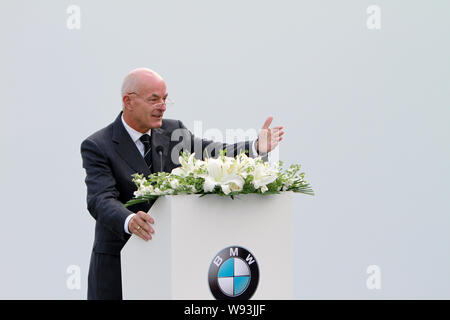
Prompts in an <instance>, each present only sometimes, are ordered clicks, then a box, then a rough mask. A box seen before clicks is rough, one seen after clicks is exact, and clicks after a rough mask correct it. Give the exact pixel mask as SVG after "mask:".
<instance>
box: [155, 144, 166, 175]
mask: <svg viewBox="0 0 450 320" xmlns="http://www.w3.org/2000/svg"><path fill="white" fill-rule="evenodd" d="M163 151H164V148H163V146H161V145H159V146H157V147H156V153H158V154H159V160H160V161H161V162H160V163H161V172H162V171H163V169H162V155H163Z"/></svg>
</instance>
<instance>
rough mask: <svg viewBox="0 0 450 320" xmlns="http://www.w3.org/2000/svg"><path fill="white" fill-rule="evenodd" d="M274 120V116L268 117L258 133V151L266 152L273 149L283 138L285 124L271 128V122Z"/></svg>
mask: <svg viewBox="0 0 450 320" xmlns="http://www.w3.org/2000/svg"><path fill="white" fill-rule="evenodd" d="M272 120H273V116H270V117H268V118H267V120H266V122H264V125H263V126H262V128H261V130H260V131H259V133H258V143H257V145H256V149H257V151H258V153H266V152H270V151H272V150H273V149H275V148H276V146H277V145H278V143H280V141H281V140H282V139H283V138H282V135H283V134H284V131H283V130H282V129H283V126H278V127H274V128H272V129H271V128H270V124H271V123H272Z"/></svg>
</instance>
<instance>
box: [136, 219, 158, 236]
mask: <svg viewBox="0 0 450 320" xmlns="http://www.w3.org/2000/svg"><path fill="white" fill-rule="evenodd" d="M136 224H137V226H139V227H141V229H143V230H145V231H146V232H147V233H148V234H150V233H154V232H155V231H154V230H153V228H152V227H151V226H150V225H149V224H148V222H146V221H144V220H137V221H136ZM137 226H136V227H137Z"/></svg>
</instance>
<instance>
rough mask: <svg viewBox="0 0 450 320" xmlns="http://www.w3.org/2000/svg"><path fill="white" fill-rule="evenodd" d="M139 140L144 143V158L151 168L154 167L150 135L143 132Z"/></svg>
mask: <svg viewBox="0 0 450 320" xmlns="http://www.w3.org/2000/svg"><path fill="white" fill-rule="evenodd" d="M139 140H141V142H142V143H143V144H144V159H145V162H146V163H147V166H148V167H149V169H151V168H152V147H151V143H150V136H149V135H148V134H143V135H142V136H141V137H140V138H139Z"/></svg>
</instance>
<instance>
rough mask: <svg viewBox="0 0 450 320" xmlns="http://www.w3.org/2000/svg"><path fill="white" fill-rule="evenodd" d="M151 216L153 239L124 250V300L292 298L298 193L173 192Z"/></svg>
mask: <svg viewBox="0 0 450 320" xmlns="http://www.w3.org/2000/svg"><path fill="white" fill-rule="evenodd" d="M149 214H150V215H151V216H152V217H153V218H154V220H155V224H154V225H153V228H154V229H155V233H154V235H153V239H152V240H149V241H147V242H146V241H144V240H142V239H141V238H139V237H137V236H135V235H132V236H131V238H130V239H129V240H128V242H127V243H126V245H125V246H124V248H123V249H122V251H121V264H122V292H123V299H133V300H137V299H183V300H184V299H186V300H197V299H215V298H218V297H217V295H219V299H222V298H223V299H227V298H229V299H247V298H251V299H292V281H293V279H292V276H293V274H292V261H293V258H292V256H293V192H282V193H281V194H277V195H257V194H248V195H240V196H237V197H235V199H234V200H233V199H231V198H229V197H221V196H219V195H206V196H203V197H199V195H175V196H165V197H160V198H158V199H157V200H156V202H155V203H154V204H153V206H152V207H151V209H150V210H149ZM255 266H256V267H255ZM255 268H256V269H255ZM255 270H256V271H255ZM211 283H213V284H211ZM213 291H214V292H216V295H214V294H213ZM250 291H253V292H250ZM249 294H250V295H251V297H250V296H248V295H249ZM220 297H222V298H220Z"/></svg>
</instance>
